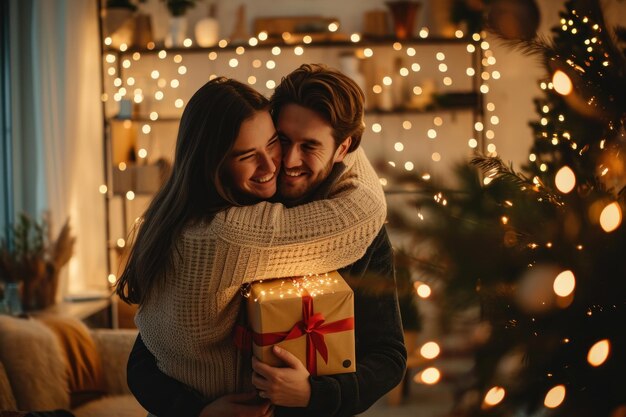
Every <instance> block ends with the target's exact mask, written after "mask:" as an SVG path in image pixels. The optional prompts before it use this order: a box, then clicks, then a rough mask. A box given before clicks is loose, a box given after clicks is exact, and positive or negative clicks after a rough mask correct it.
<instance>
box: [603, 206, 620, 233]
mask: <svg viewBox="0 0 626 417" xmlns="http://www.w3.org/2000/svg"><path fill="white" fill-rule="evenodd" d="M621 224H622V209H621V207H620V205H619V203H617V202H616V201H614V202H612V203H610V204H608V205H607V206H605V207H604V208H603V209H602V212H601V213H600V226H601V227H602V230H604V231H605V232H607V233H610V232H612V231H614V230H616V229H617V228H618V227H619V226H620V225H621Z"/></svg>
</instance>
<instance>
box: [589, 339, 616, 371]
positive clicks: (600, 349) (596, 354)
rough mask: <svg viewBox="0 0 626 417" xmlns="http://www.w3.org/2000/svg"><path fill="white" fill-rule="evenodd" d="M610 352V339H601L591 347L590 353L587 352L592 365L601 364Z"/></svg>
mask: <svg viewBox="0 0 626 417" xmlns="http://www.w3.org/2000/svg"><path fill="white" fill-rule="evenodd" d="M610 352H611V343H610V342H609V341H608V339H603V340H600V341H599V342H596V343H595V344H594V345H593V346H591V348H590V349H589V353H587V362H589V364H590V365H591V366H600V365H602V364H603V363H604V362H605V361H606V359H607V358H608V357H609V353H610Z"/></svg>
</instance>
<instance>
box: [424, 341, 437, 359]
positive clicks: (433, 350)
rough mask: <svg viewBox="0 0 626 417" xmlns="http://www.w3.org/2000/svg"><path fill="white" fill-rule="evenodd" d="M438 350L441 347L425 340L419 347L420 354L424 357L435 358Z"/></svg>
mask: <svg viewBox="0 0 626 417" xmlns="http://www.w3.org/2000/svg"><path fill="white" fill-rule="evenodd" d="M440 352H441V348H440V347H439V345H438V344H437V343H436V342H426V343H424V344H423V345H422V347H421V348H420V355H422V356H423V357H424V358H426V359H435V358H436V357H437V356H439V353H440Z"/></svg>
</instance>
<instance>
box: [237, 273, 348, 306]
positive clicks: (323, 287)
mask: <svg viewBox="0 0 626 417" xmlns="http://www.w3.org/2000/svg"><path fill="white" fill-rule="evenodd" d="M258 282H268V281H265V280H260V281H258ZM270 282H274V283H275V285H272V286H271V287H270V288H268V289H267V290H263V291H261V292H260V297H259V298H255V299H254V302H258V301H259V299H260V298H263V297H264V296H266V295H274V294H276V295H278V296H279V297H280V298H285V297H302V296H303V295H304V294H308V295H310V296H311V297H316V296H318V295H321V294H325V293H328V291H329V287H330V288H332V285H333V284H336V283H337V282H338V280H337V278H335V277H333V276H330V275H329V274H328V273H326V274H308V275H304V276H302V277H297V278H294V279H277V280H272V281H270ZM243 295H244V296H245V297H249V296H250V292H249V291H247V292H244V294H243Z"/></svg>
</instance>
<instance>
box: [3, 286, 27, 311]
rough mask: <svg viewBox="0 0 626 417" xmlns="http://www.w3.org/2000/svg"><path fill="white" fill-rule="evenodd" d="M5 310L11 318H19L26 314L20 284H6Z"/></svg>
mask: <svg viewBox="0 0 626 417" xmlns="http://www.w3.org/2000/svg"><path fill="white" fill-rule="evenodd" d="M3 303H4V309H5V311H6V312H7V314H9V315H11V316H19V315H21V314H23V313H24V309H23V308H22V296H21V294H20V284H19V283H18V282H7V283H6V284H4V300H3Z"/></svg>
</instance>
